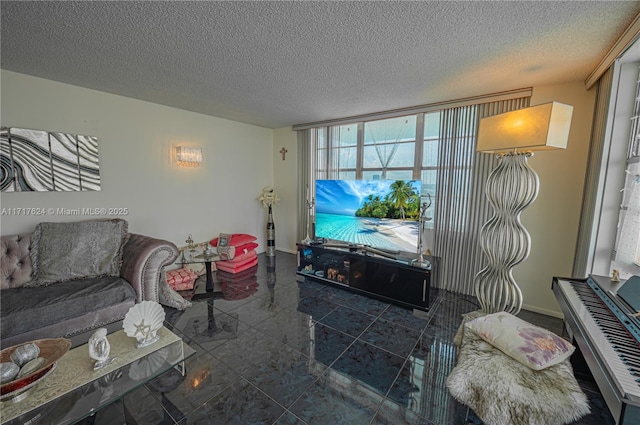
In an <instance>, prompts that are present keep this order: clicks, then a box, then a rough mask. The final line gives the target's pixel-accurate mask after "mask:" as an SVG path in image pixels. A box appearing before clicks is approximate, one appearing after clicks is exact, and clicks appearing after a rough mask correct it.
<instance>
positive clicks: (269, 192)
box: [258, 186, 280, 257]
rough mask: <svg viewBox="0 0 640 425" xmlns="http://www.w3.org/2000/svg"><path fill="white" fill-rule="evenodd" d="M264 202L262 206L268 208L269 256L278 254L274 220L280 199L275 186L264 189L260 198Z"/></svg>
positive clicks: (267, 251) (267, 254)
mask: <svg viewBox="0 0 640 425" xmlns="http://www.w3.org/2000/svg"><path fill="white" fill-rule="evenodd" d="M258 201H260V202H262V206H263V207H265V208H268V212H267V248H266V249H265V254H266V256H267V257H275V255H276V226H275V223H274V222H273V206H274V205H276V204H277V203H278V201H280V198H278V195H276V193H275V191H274V190H273V187H271V186H267V187H265V188H263V189H262V195H260V197H259V198H258Z"/></svg>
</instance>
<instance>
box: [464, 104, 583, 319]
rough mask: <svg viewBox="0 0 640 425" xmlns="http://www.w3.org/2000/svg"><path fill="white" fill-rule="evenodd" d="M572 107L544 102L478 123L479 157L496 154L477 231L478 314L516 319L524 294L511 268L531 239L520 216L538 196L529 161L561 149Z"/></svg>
mask: <svg viewBox="0 0 640 425" xmlns="http://www.w3.org/2000/svg"><path fill="white" fill-rule="evenodd" d="M572 113H573V106H570V105H564V104H562V103H558V102H551V103H545V104H543V105H538V106H532V107H529V108H524V109H519V110H516V111H512V112H507V113H504V114H499V115H494V116H491V117H486V118H482V119H481V120H480V126H479V128H478V143H477V148H476V150H477V151H478V152H485V153H494V154H497V156H498V160H499V163H498V166H497V167H496V168H495V169H494V170H493V171H492V172H491V175H490V176H489V178H488V180H487V185H486V195H487V198H488V200H489V203H490V204H491V206H493V209H494V214H493V217H491V218H490V219H489V221H487V222H486V223H485V224H484V226H482V230H481V232H480V242H481V245H482V251H483V252H484V254H485V256H486V257H487V265H486V267H484V268H483V269H482V270H480V272H478V274H477V275H476V276H475V280H474V290H475V294H476V297H477V298H478V301H479V302H480V306H481V309H482V311H484V312H486V313H495V312H498V311H507V312H509V313H512V314H517V313H518V312H519V311H520V309H521V308H522V292H521V291H520V288H519V287H518V285H517V283H516V281H515V280H514V278H513V275H512V268H513V267H514V266H516V265H517V264H519V263H521V262H522V261H524V260H525V259H526V258H527V257H528V256H529V250H530V246H531V238H530V236H529V233H528V232H527V229H525V228H524V226H523V225H522V224H521V223H520V213H521V212H522V211H523V210H524V209H525V208H527V207H528V206H529V205H530V204H531V203H532V202H533V201H534V200H535V199H536V197H537V196H538V187H539V182H538V175H537V174H536V172H535V171H534V170H533V169H532V168H531V167H529V165H528V163H527V159H528V158H529V157H531V156H533V152H532V151H534V150H549V149H565V148H566V147H567V141H568V138H569V128H570V126H571V115H572Z"/></svg>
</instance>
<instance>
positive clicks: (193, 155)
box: [175, 146, 202, 167]
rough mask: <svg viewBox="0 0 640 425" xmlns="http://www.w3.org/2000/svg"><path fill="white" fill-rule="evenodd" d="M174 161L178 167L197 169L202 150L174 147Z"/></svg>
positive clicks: (200, 161) (200, 160)
mask: <svg viewBox="0 0 640 425" xmlns="http://www.w3.org/2000/svg"><path fill="white" fill-rule="evenodd" d="M175 159H176V164H177V165H178V167H199V166H200V164H201V163H202V148H195V147H190V146H176V147H175Z"/></svg>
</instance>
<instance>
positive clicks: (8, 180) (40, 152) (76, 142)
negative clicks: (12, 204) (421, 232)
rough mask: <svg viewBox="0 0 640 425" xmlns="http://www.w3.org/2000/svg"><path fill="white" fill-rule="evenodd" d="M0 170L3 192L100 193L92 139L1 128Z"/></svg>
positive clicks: (98, 167)
mask: <svg viewBox="0 0 640 425" xmlns="http://www.w3.org/2000/svg"><path fill="white" fill-rule="evenodd" d="M0 167H1V172H2V175H1V176H0V177H1V179H0V184H1V187H0V189H1V191H2V192H33V191H57V192H75V191H97V190H100V163H99V160H98V139H97V138H96V137H93V136H81V135H76V134H68V133H53V132H48V131H42V130H28V129H23V128H14V127H2V128H0Z"/></svg>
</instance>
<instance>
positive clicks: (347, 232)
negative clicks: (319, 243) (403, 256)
mask: <svg viewBox="0 0 640 425" xmlns="http://www.w3.org/2000/svg"><path fill="white" fill-rule="evenodd" d="M420 185H421V182H420V180H316V231H315V236H316V238H326V239H329V240H335V241H341V242H348V243H352V244H358V245H366V246H370V247H373V248H378V249H384V250H390V251H405V252H417V247H418V219H419V215H420Z"/></svg>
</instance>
